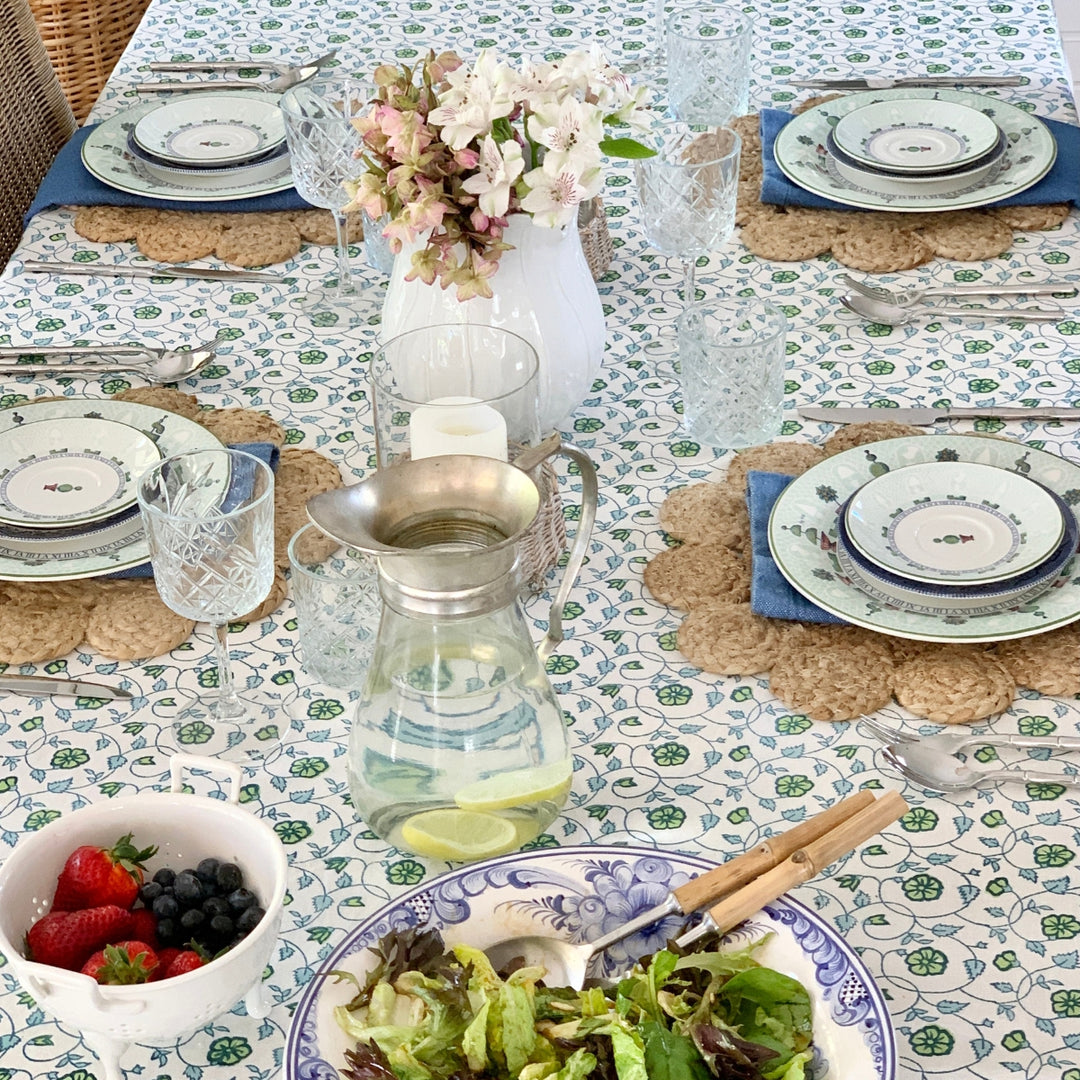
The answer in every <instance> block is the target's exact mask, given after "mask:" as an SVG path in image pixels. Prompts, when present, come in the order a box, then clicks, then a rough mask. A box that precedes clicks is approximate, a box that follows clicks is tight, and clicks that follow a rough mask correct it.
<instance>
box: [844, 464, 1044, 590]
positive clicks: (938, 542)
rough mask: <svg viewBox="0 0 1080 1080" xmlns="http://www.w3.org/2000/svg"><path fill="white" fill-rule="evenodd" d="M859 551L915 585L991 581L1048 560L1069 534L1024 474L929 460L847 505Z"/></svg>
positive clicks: (879, 482) (887, 477)
mask: <svg viewBox="0 0 1080 1080" xmlns="http://www.w3.org/2000/svg"><path fill="white" fill-rule="evenodd" d="M844 520H845V523H846V526H847V532H848V535H849V536H850V538H851V541H852V542H853V543H854V545H855V547H856V548H858V550H859V551H860V552H862V554H863V555H864V556H865V557H866V558H867V559H869V560H870V561H871V562H872V563H874V564H875V565H877V566H880V567H881V568H882V569H883V570H888V571H889V572H890V573H893V574H898V575H900V576H901V577H904V578H910V579H913V580H915V581H928V582H932V583H938V584H955V585H966V584H971V585H975V584H985V583H989V582H994V581H1002V580H1004V579H1006V578H1011V577H1015V576H1016V575H1018V574H1022V573H1024V572H1025V571H1027V570H1030V569H1031V568H1032V567H1033V566H1037V565H1038V564H1039V563H1042V562H1045V561H1046V559H1048V558H1049V557H1050V556H1051V555H1052V554H1053V553H1054V551H1055V550H1056V549H1057V547H1058V545H1059V544H1060V543H1061V537H1062V535H1063V534H1064V532H1065V520H1064V518H1063V516H1062V513H1061V510H1060V509H1059V507H1058V503H1057V502H1056V501H1055V499H1054V496H1053V495H1052V494H1051V493H1050V492H1049V491H1048V490H1047V489H1046V488H1044V487H1043V486H1042V485H1041V484H1037V483H1035V482H1034V481H1033V480H1031V479H1029V478H1028V477H1026V476H1021V475H1019V474H1018V473H1014V472H1010V471H1009V470H1008V469H995V468H993V467H992V466H989V465H980V464H977V463H973V462H965V461H930V462H926V463H924V464H921V465H910V466H908V467H907V468H906V469H891V470H890V471H889V472H887V473H883V474H882V475H881V476H875V477H874V478H873V479H872V480H870V481H869V482H868V483H866V484H864V485H863V486H862V487H861V488H859V490H858V491H857V492H856V493H855V494H854V496H853V497H852V498H851V500H850V501H849V502H848V504H847V510H846V512H845V518H844Z"/></svg>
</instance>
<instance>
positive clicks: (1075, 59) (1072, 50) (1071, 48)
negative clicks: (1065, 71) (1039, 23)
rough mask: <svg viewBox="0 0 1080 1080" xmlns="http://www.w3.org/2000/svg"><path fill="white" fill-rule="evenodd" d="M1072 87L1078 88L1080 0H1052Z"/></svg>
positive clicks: (1079, 79)
mask: <svg viewBox="0 0 1080 1080" xmlns="http://www.w3.org/2000/svg"><path fill="white" fill-rule="evenodd" d="M1054 10H1055V11H1056V12H1057V20H1058V25H1059V26H1060V27H1061V37H1062V40H1063V41H1064V43H1065V59H1066V61H1067V62H1068V64H1069V70H1070V71H1071V72H1072V78H1073V86H1074V87H1080V0H1054Z"/></svg>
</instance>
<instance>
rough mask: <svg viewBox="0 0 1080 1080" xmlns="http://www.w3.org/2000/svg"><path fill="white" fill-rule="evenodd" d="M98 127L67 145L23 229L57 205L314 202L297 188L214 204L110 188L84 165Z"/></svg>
mask: <svg viewBox="0 0 1080 1080" xmlns="http://www.w3.org/2000/svg"><path fill="white" fill-rule="evenodd" d="M95 126H96V125H94V124H91V125H90V126H89V127H84V128H79V130H78V131H76V132H75V134H74V135H72V136H71V138H70V139H69V140H68V141H67V142H66V143H65V144H64V146H63V147H62V148H61V150H60V153H59V154H57V155H56V160H55V161H54V162H53V163H52V167H51V168H50V169H49V171H48V172H47V173H46V174H45V179H44V180H42V181H41V187H39V188H38V190H37V194H36V195H35V196H34V201H33V202H32V203H31V204H30V209H29V210H27V211H26V214H25V216H24V217H23V225H24V227H25V226H26V225H27V224H29V222H30V219H31V218H32V217H33V216H34V215H35V214H39V213H41V211H42V210H52V209H54V208H55V207H57V206H150V207H153V208H154V209H155V210H199V211H201V210H206V211H212V210H221V211H228V212H237V213H244V212H247V211H252V210H310V209H311V203H309V202H305V201H304V200H303V199H301V198H300V196H299V195H298V194H297V191H296V188H294V187H289V188H286V189H285V190H284V191H275V192H273V193H272V194H270V195H255V196H252V197H251V198H249V199H223V200H221V201H213V202H197V203H192V202H184V201H182V200H177V199H148V198H147V197H146V196H145V195H132V194H131V193H129V192H127V191H120V190H119V189H118V188H114V187H109V185H108V184H103V183H102V182H101V181H100V180H98V179H97V178H96V177H94V176H91V175H90V173H89V172H87V170H86V166H85V165H83V163H82V145H83V143H84V142H86V139H87V137H88V136H89V134H90V132H91V131H92V130H93V129H94V127H95Z"/></svg>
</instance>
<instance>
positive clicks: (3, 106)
mask: <svg viewBox="0 0 1080 1080" xmlns="http://www.w3.org/2000/svg"><path fill="white" fill-rule="evenodd" d="M77 126H78V125H77V124H76V123H75V117H74V116H73V115H72V112H71V108H70V106H69V105H68V103H67V99H66V98H65V97H64V91H63V90H62V89H61V87H60V83H59V81H58V80H57V78H56V72H55V71H53V69H52V65H51V64H50V63H49V57H48V54H47V53H46V51H45V46H44V45H43V44H42V41H41V37H40V35H39V34H38V30H37V25H36V24H35V22H34V16H33V13H32V12H31V11H30V6H29V4H28V3H27V0H0V267H3V266H4V265H5V264H6V263H7V260H8V257H9V256H10V255H11V253H12V252H13V251H14V250H15V245H16V244H18V242H19V237H20V236H22V231H23V224H22V218H23V214H25V213H26V211H27V209H28V208H29V206H30V203H31V201H32V200H33V198H34V193H35V192H36V191H37V189H38V185H39V184H40V183H41V181H42V178H43V177H44V176H45V174H46V173H47V172H48V171H49V166H50V165H51V164H52V162H53V158H55V157H56V154H57V151H58V150H59V149H60V147H61V146H63V145H64V143H65V142H67V140H68V139H69V138H71V134H72V132H74V131H75V128H76V127H77Z"/></svg>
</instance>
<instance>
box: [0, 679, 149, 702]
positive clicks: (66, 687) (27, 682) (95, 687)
mask: <svg viewBox="0 0 1080 1080" xmlns="http://www.w3.org/2000/svg"><path fill="white" fill-rule="evenodd" d="M5 690H7V691H10V692H12V693H16V694H30V695H32V696H34V697H46V696H48V695H50V694H60V695H62V696H64V697H92V698H109V699H115V700H120V701H128V700H130V699H131V698H132V697H134V695H133V694H132V693H131V691H130V690H121V689H120V687H118V686H108V685H106V684H105V683H96V682H84V681H83V680H82V679H52V678H49V677H48V676H45V675H0V692H3V691H5Z"/></svg>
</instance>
